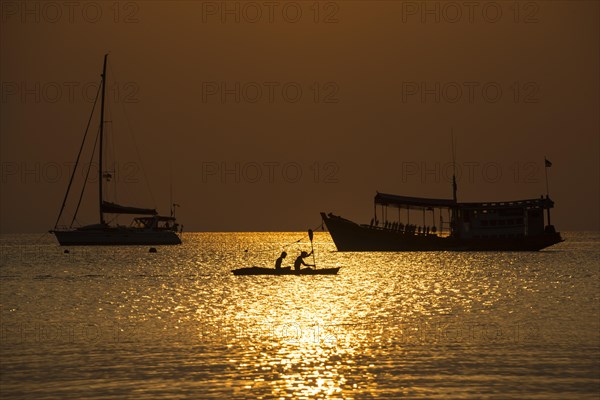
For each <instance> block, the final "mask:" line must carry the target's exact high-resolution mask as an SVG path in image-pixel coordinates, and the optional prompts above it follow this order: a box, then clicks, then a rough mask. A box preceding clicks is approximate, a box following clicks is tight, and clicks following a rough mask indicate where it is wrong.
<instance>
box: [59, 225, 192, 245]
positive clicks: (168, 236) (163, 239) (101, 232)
mask: <svg viewBox="0 0 600 400" xmlns="http://www.w3.org/2000/svg"><path fill="white" fill-rule="evenodd" d="M52 233H54V235H55V236H56V239H57V240H58V243H60V245H61V246H127V245H177V244H181V238H180V237H179V235H177V233H175V232H174V231H169V230H164V231H162V230H161V231H159V230H150V229H127V228H125V229H120V228H109V229H94V230H79V229H76V230H66V231H53V232H52Z"/></svg>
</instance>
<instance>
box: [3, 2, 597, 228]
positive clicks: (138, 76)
mask: <svg viewBox="0 0 600 400" xmlns="http://www.w3.org/2000/svg"><path fill="white" fill-rule="evenodd" d="M465 3H466V4H465ZM0 7H1V12H2V14H1V29H0V81H1V84H2V87H1V90H2V91H1V103H0V105H1V111H0V130H1V131H0V133H1V138H0V157H1V168H2V170H1V181H0V185H1V190H0V231H1V232H3V233H6V232H43V231H46V230H48V229H50V228H52V227H53V226H54V222H55V218H56V216H57V213H58V209H59V207H60V204H61V201H62V197H63V195H64V191H65V189H66V186H67V183H68V178H69V173H70V171H71V167H72V163H73V161H74V160H75V156H76V154H77V151H78V148H79V145H80V143H81V139H82V137H83V132H84V129H85V125H86V123H87V119H88V117H89V112H90V110H91V108H92V102H93V97H94V92H95V88H96V86H95V85H96V84H97V83H98V81H99V76H100V72H101V68H102V58H103V55H104V54H105V53H106V52H110V56H109V65H110V67H109V70H108V98H109V100H110V101H109V102H108V111H109V114H108V116H107V120H109V121H111V122H109V123H107V131H109V132H108V133H109V138H112V140H108V141H107V143H106V149H107V154H108V155H109V156H111V157H112V156H116V164H114V166H113V167H111V168H113V169H115V170H116V172H115V174H114V175H115V179H114V181H116V183H117V185H116V190H117V192H118V200H120V201H121V202H122V203H125V204H127V205H139V206H149V207H158V208H159V210H160V211H161V212H162V213H168V208H169V202H170V200H169V199H170V190H169V187H170V182H172V185H173V196H174V201H176V202H178V203H179V204H181V208H180V209H178V218H179V219H180V222H181V223H183V224H184V226H185V230H187V231H204V230H206V231H245V230H250V231H255V230H304V229H306V228H308V227H314V226H316V225H317V224H319V222H320V217H319V211H326V212H334V213H335V214H341V215H342V216H345V217H347V218H350V219H353V220H357V221H360V222H368V221H369V220H370V218H371V215H372V201H373V196H374V195H375V193H376V191H377V190H378V191H381V192H389V193H396V194H403V195H409V196H424V197H426V196H428V197H446V198H448V197H451V185H450V181H449V178H450V172H449V171H450V168H449V165H450V164H449V163H450V162H451V160H452V158H451V151H450V130H451V129H453V131H454V136H455V139H456V143H457V147H456V148H457V150H456V157H457V159H456V161H457V163H458V166H459V171H460V172H461V176H460V179H459V182H458V196H459V200H461V201H479V200H482V201H483V200H498V201H502V200H515V199H521V198H535V197H539V196H540V194H542V193H544V194H545V192H546V188H545V176H544V166H543V160H544V156H546V157H547V158H548V159H549V160H551V161H552V163H553V166H552V167H551V168H550V169H549V170H548V172H549V184H550V195H551V197H552V198H553V199H554V200H555V202H556V208H555V209H554V210H553V220H552V222H553V223H554V224H555V226H556V227H557V229H558V230H563V231H564V230H591V229H599V220H600V216H599V207H598V204H600V198H599V197H600V196H599V181H600V176H599V172H600V164H599V162H600V161H599V158H600V155H599V153H600V143H599V136H600V135H599V131H600V127H599V121H600V117H599V111H598V110H599V109H600V102H599V92H600V83H599V76H600V73H599V70H600V65H599V51H598V50H599V43H598V41H599V37H600V32H599V15H600V10H599V4H598V2H594V1H534V2H520V3H517V5H515V2H512V1H511V2H487V1H485V2H477V1H474V2H444V1H441V2H436V1H431V2H427V3H424V2H421V1H417V2H411V1H397V2H396V1H372V0H369V1H337V2H335V1H334V2H327V1H321V2H316V1H314V2H313V1H298V2H269V1H265V2H263V1H259V2H236V1H229V2H226V3H224V2H220V1H218V2H211V1H204V2H203V1H197V2H194V1H182V2H177V1H168V2H167V1H137V2H135V1H134V2H119V3H115V2H112V1H106V2H104V1H96V2H94V1H83V2H79V1H74V2H45V1H28V2H26V3H24V2H21V1H3V2H2V3H0ZM94 122H95V123H96V124H95V127H94V128H93V129H92V132H91V135H92V137H94V135H95V133H96V130H97V120H95V121H94ZM131 132H133V133H131ZM134 142H135V143H137V150H138V151H136V146H135V145H134ZM88 150H89V149H88ZM138 152H139V158H138ZM85 160H86V161H85V162H86V163H87V162H88V161H89V151H88V153H86V155H85ZM141 166H143V169H142V168H141ZM93 170H94V169H93V168H92V171H93ZM142 171H145V174H144V172H142ZM171 171H172V173H171ZM77 176H78V177H79V178H82V176H83V175H82V174H81V173H79V174H78V175H77ZM145 176H147V177H148V181H149V185H147V184H146V181H145ZM170 176H172V179H171V178H170ZM93 179H94V181H95V179H96V178H95V176H94V177H93ZM80 181H82V179H80ZM91 185H92V186H91V190H90V192H91V193H89V195H86V197H85V198H84V205H83V206H82V207H83V208H85V209H86V211H84V212H83V213H82V215H81V218H80V222H81V223H93V222H96V221H95V218H96V209H97V203H95V201H96V197H95V196H96V194H95V192H94V190H95V185H94V183H93V182H92V183H91ZM148 187H149V188H150V189H151V192H150V191H149V190H148ZM113 189H114V188H113ZM113 189H111V190H110V191H109V195H110V196H112V195H113V192H114V190H113ZM72 203H73V201H72V199H71V201H70V206H72V205H73V204H72ZM71 208H72V207H71ZM121 221H122V222H123V223H124V222H126V220H121Z"/></svg>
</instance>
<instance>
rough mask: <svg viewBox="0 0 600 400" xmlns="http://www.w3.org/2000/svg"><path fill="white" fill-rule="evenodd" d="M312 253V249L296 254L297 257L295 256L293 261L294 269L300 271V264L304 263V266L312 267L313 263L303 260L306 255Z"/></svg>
mask: <svg viewBox="0 0 600 400" xmlns="http://www.w3.org/2000/svg"><path fill="white" fill-rule="evenodd" d="M311 254H312V251H311V252H310V253H307V252H305V251H303V252H302V253H300V255H299V256H298V258H296V261H294V269H295V270H296V271H300V266H301V265H304V266H305V267H314V266H315V265H314V264H307V263H305V262H304V259H305V258H306V257H308V256H310V255H311Z"/></svg>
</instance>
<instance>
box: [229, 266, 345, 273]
mask: <svg viewBox="0 0 600 400" xmlns="http://www.w3.org/2000/svg"><path fill="white" fill-rule="evenodd" d="M339 270H340V269H339V268H320V269H312V268H304V269H301V270H299V271H296V270H293V269H291V268H290V267H286V268H280V269H275V268H262V267H249V268H239V269H234V270H232V271H231V272H233V274H234V275H337V273H338V271H339Z"/></svg>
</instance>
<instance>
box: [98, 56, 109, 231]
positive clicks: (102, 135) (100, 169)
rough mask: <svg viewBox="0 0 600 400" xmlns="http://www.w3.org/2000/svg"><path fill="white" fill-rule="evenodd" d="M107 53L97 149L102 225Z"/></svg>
mask: <svg viewBox="0 0 600 400" xmlns="http://www.w3.org/2000/svg"><path fill="white" fill-rule="evenodd" d="M107 59H108V54H105V55H104V65H103V67H102V99H101V102H100V143H99V144H100V150H99V151H98V201H99V204H98V205H99V207H100V223H101V224H102V225H104V213H103V212H102V200H103V197H102V176H103V173H102V148H103V147H104V145H103V140H104V97H105V94H106V60H107Z"/></svg>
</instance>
